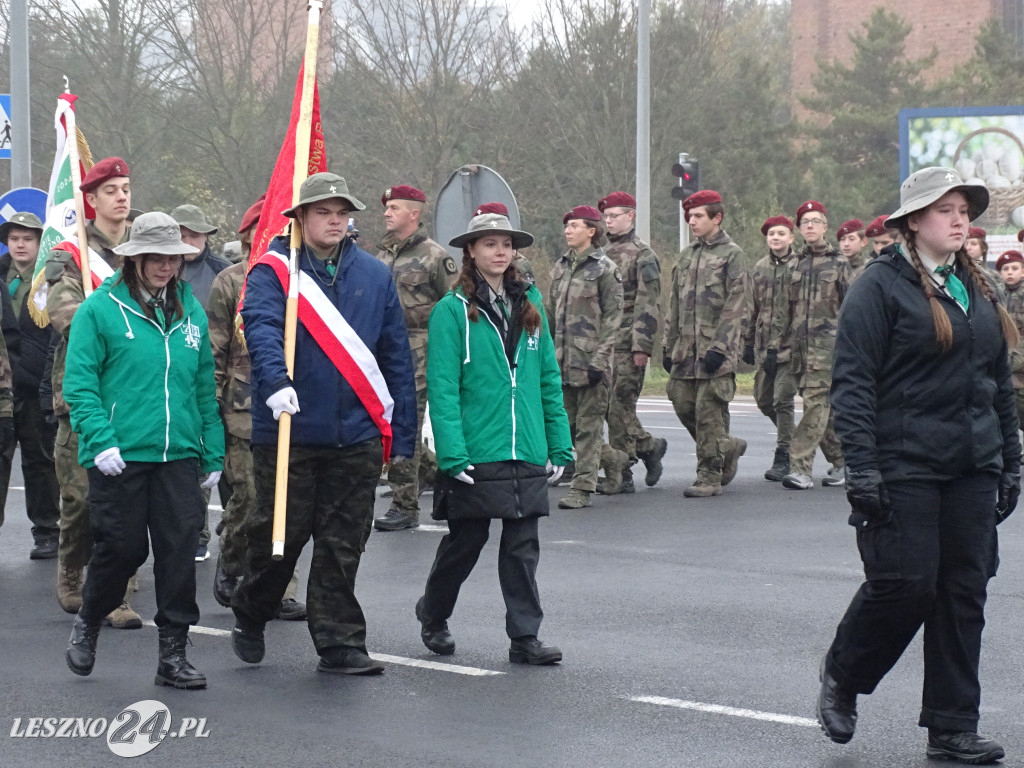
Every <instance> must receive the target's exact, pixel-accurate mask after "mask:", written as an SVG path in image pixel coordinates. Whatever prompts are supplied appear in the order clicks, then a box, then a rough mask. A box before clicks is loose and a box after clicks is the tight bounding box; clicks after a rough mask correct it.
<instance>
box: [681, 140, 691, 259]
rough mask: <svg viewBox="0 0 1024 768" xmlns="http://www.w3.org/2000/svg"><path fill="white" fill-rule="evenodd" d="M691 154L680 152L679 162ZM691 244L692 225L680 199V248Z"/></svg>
mask: <svg viewBox="0 0 1024 768" xmlns="http://www.w3.org/2000/svg"><path fill="white" fill-rule="evenodd" d="M689 156H690V153H689V152H680V153H679V164H680V165H682V164H683V163H685V162H686V158H688V157H689ZM679 186H683V180H682V179H681V178H680V179H679ZM689 244H690V225H689V224H687V223H686V219H684V218H683V202H682V200H680V201H679V250H680V252H681V251H682V250H683V249H684V248H686V246H688V245H689Z"/></svg>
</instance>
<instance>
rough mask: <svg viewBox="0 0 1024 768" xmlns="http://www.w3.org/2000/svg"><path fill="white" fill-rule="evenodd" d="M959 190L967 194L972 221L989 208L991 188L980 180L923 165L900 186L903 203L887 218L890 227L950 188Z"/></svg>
mask: <svg viewBox="0 0 1024 768" xmlns="http://www.w3.org/2000/svg"><path fill="white" fill-rule="evenodd" d="M954 190H957V191H959V192H963V193H964V195H965V196H966V197H967V211H968V213H967V215H968V216H969V217H970V219H971V221H974V220H975V219H976V218H978V217H979V216H981V214H983V213H984V212H985V209H986V208H988V189H986V188H985V187H984V186H982V185H981V184H967V183H965V182H964V180H963V178H962V177H961V176H960V174H959V173H957V172H956V170H954V169H953V168H942V167H934V168H922V169H921V170H920V171H917V172H915V173H912V174H910V175H909V176H908V177H907V180H906V181H904V182H903V184H902V185H901V186H900V207H899V210H897V211H896V212H895V213H891V214H889V218H887V219H886V220H885V227H886V228H887V229H896V228H898V227H899V225H900V222H901V221H902V220H903V219H904V218H905V217H906V216H909V215H910V214H911V213H914V212H915V211H921V210H924V209H925V208H927V207H928V206H929V205H931V204H932V203H934V202H935V201H936V200H938V199H939V198H940V197H942V196H943V195H945V194H946V193H947V192H952V191H954Z"/></svg>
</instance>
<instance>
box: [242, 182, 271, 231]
mask: <svg viewBox="0 0 1024 768" xmlns="http://www.w3.org/2000/svg"><path fill="white" fill-rule="evenodd" d="M266 199H267V193H266V192H264V193H263V194H262V195H260V196H259V198H258V199H257V200H256V202H255V203H253V204H252V205H250V206H249V210H247V211H246V212H245V213H244V214H243V215H242V223H241V224H239V225H238V234H242V233H243V232H245V231H247V230H248V229H250V228H251V227H254V226H256V224H257V223H258V222H259V220H260V214H261V213H263V201H264V200H266Z"/></svg>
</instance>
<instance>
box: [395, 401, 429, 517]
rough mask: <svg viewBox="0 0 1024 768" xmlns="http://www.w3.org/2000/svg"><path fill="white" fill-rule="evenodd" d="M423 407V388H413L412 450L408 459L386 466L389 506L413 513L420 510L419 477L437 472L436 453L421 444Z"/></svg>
mask: <svg viewBox="0 0 1024 768" xmlns="http://www.w3.org/2000/svg"><path fill="white" fill-rule="evenodd" d="M426 410H427V390H425V389H420V390H418V391H417V392H416V452H415V453H414V454H413V456H412V460H411V461H403V462H402V463H401V464H399V465H398V466H392V467H390V468H389V469H388V485H389V486H391V491H392V492H393V493H394V497H393V498H392V499H391V506H392V507H396V508H397V509H400V510H402V511H403V512H408V513H411V515H412V516H413V517H418V515H419V513H420V501H419V495H420V482H421V478H422V479H427V478H433V476H434V474H435V473H436V472H437V456H436V455H435V454H434V452H433V451H432V450H430V449H429V448H427V447H426V446H424V445H423V414H424V413H425V412H426ZM421 464H425V465H426V466H421Z"/></svg>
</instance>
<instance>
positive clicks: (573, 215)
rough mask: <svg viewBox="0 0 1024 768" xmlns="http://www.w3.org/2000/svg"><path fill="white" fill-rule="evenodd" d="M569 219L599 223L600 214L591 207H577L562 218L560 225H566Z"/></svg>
mask: <svg viewBox="0 0 1024 768" xmlns="http://www.w3.org/2000/svg"><path fill="white" fill-rule="evenodd" d="M569 219H585V220H586V221H600V220H601V212H600V211H599V210H597V208H595V207H594V206H592V205H577V206H576V207H575V208H573V209H572V210H571V211H569V212H568V213H567V214H565V216H563V217H562V223H563V224H568V223H569Z"/></svg>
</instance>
